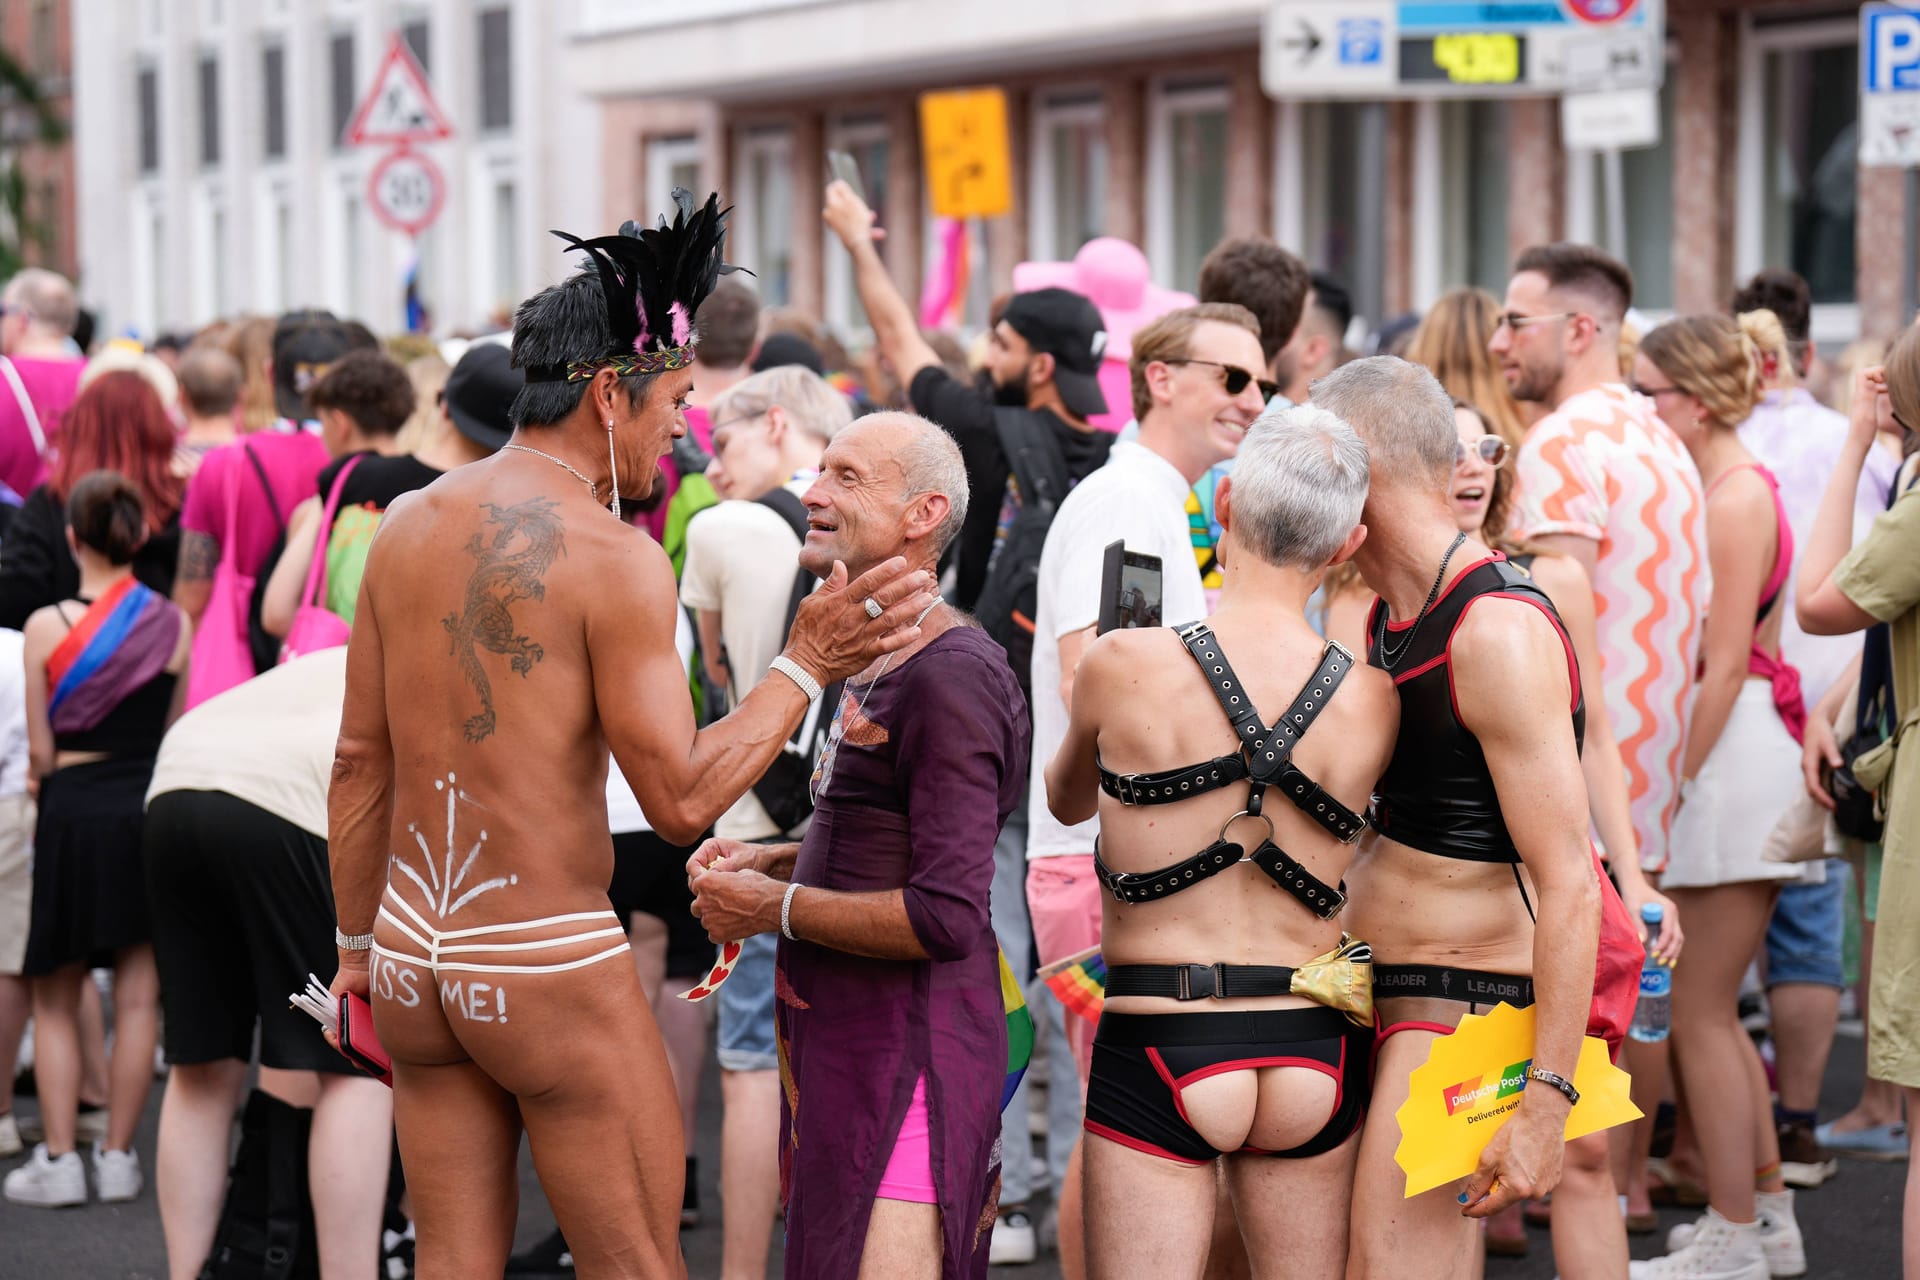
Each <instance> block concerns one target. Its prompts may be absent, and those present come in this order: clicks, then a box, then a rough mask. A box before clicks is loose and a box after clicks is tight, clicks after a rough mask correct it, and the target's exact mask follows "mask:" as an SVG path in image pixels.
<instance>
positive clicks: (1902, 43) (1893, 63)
mask: <svg viewBox="0 0 1920 1280" xmlns="http://www.w3.org/2000/svg"><path fill="white" fill-rule="evenodd" d="M1860 20H1861V22H1862V23H1863V24H1864V27H1865V30H1864V31H1863V32H1862V36H1863V37H1864V38H1863V39H1862V40H1861V42H1860V46H1861V47H1860V52H1861V54H1862V58H1861V63H1860V72H1861V81H1862V83H1861V88H1863V89H1864V90H1866V92H1868V93H1913V92H1920V9H1911V8H1907V7H1905V6H1900V7H1895V6H1893V5H1868V6H1866V7H1865V8H1864V9H1863V10H1862V11H1861V14H1860Z"/></svg>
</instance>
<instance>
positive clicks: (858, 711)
mask: <svg viewBox="0 0 1920 1280" xmlns="http://www.w3.org/2000/svg"><path fill="white" fill-rule="evenodd" d="M940 603H941V601H940V597H939V596H935V597H934V598H933V603H932V604H930V605H928V606H927V607H926V608H924V609H922V610H921V611H920V616H919V617H917V618H915V619H914V620H913V625H914V626H916V627H917V626H919V625H920V624H921V623H923V622H925V621H926V620H927V615H928V614H930V613H932V612H933V611H934V610H935V609H937V608H939V607H940ZM898 653H899V650H897V649H896V650H895V651H894V652H893V653H890V654H888V655H887V658H886V661H885V662H882V663H881V664H880V669H879V670H878V671H876V672H874V673H873V680H872V681H871V682H870V683H869V684H868V685H867V691H866V693H864V694H862V695H861V697H860V705H859V706H857V707H855V708H854V711H853V717H854V719H856V720H858V719H864V718H865V717H866V714H867V703H868V702H870V701H871V700H872V699H873V690H874V687H875V686H876V685H878V684H879V683H880V677H881V676H884V675H885V674H887V668H888V667H890V666H892V665H893V660H894V658H895V656H897V655H898ZM840 729H841V735H840V737H839V738H835V739H834V740H833V745H832V747H831V748H829V751H828V755H827V758H826V760H825V761H824V762H823V763H822V764H821V766H820V785H819V786H818V787H816V788H814V792H813V794H814V797H815V800H816V803H817V801H818V798H819V797H820V796H823V795H825V794H827V783H828V782H830V781H832V779H833V766H834V762H835V761H837V760H839V758H840V743H841V740H842V739H844V738H845V737H846V725H845V724H844V723H843V724H842V725H841V726H840Z"/></svg>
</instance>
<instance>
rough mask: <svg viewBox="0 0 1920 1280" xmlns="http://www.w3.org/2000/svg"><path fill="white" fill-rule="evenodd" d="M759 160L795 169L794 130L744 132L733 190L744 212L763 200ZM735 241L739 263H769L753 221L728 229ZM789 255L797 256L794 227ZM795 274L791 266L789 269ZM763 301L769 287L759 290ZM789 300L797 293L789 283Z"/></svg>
mask: <svg viewBox="0 0 1920 1280" xmlns="http://www.w3.org/2000/svg"><path fill="white" fill-rule="evenodd" d="M756 157H765V158H766V159H767V160H768V161H769V162H770V165H771V166H784V167H785V168H786V169H787V170H788V171H791V170H792V169H793V130H792V129H791V128H789V127H787V126H785V125H763V126H761V127H759V128H753V127H747V128H743V129H741V130H740V132H739V134H738V136H737V137H736V139H735V141H734V147H733V189H734V191H735V192H736V193H737V194H736V196H735V201H734V202H735V203H736V204H737V205H739V206H740V208H741V209H743V210H745V209H758V208H759V207H760V203H761V200H762V198H763V197H762V192H761V190H760V187H759V184H758V183H756V182H755V181H754V177H753V161H754V159H755V158H756ZM728 231H729V233H730V234H731V235H732V236H733V237H734V240H735V242H736V247H737V250H738V254H739V261H741V262H744V263H747V264H748V265H750V266H751V265H752V264H753V263H756V262H761V261H764V260H765V257H766V248H765V246H764V245H762V244H761V243H760V227H759V224H758V223H757V222H756V220H755V219H754V218H752V217H744V218H737V219H735V220H734V222H733V223H732V224H731V225H730V226H729V227H728ZM787 252H788V254H789V256H790V257H791V254H792V252H793V227H792V226H789V227H788V228H787ZM789 270H791V266H789ZM759 292H760V293H761V294H762V301H767V300H768V299H766V297H765V287H764V286H762V288H761V289H760V290H759ZM787 292H788V295H789V299H788V300H791V295H792V292H793V280H792V278H791V276H789V278H788V281H787Z"/></svg>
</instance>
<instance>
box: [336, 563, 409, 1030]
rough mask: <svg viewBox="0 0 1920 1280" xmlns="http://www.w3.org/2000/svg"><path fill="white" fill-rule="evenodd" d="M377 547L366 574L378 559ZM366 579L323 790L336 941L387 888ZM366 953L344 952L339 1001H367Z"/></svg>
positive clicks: (385, 803) (384, 756)
mask: <svg viewBox="0 0 1920 1280" xmlns="http://www.w3.org/2000/svg"><path fill="white" fill-rule="evenodd" d="M380 550H381V548H380V546H379V544H377V543H376V544H375V547H374V549H373V551H372V553H371V554H370V555H369V557H368V560H369V564H368V568H369V570H371V569H372V568H373V563H372V562H373V561H374V560H375V559H376V558H377V557H378V556H379V555H380ZM372 578H373V574H372V573H371V572H369V573H368V574H367V577H366V578H365V579H363V580H362V582H361V584H360V603H359V605H358V606H357V608H356V609H355V611H354V616H353V638H352V640H351V642H350V643H349V645H348V647H347V695H346V701H345V702H344V703H343V704H342V707H341V714H340V740H339V742H338V744H337V745H336V746H335V747H334V751H333V782H332V785H331V786H330V787H329V788H328V789H327V834H328V840H327V858H328V861H329V863H330V864H331V865H332V868H333V902H334V915H335V916H336V917H337V919H338V920H339V925H340V930H341V932H342V933H350V934H353V933H371V932H373V917H374V913H375V912H376V911H377V910H378V909H379V902H380V891H381V890H382V889H383V888H384V887H385V886H386V882H387V841H388V836H389V833H390V832H391V830H392V827H393V740H392V738H391V737H390V736H389V734H388V731H387V679H386V655H385V650H384V646H383V644H382V642H381V638H380V623H379V619H378V618H377V616H376V615H375V613H374V608H373V602H372V600H370V599H369V598H368V596H367V585H366V584H367V582H368V581H371V580H372ZM371 955H372V953H371V952H368V951H342V952H341V953H340V973H339V976H338V977H336V978H335V979H334V981H333V992H334V994H335V995H339V994H341V993H342V992H345V991H353V992H356V993H357V994H359V995H362V996H365V995H366V994H367V992H368V986H367V961H368V958H369V957H370V956H371Z"/></svg>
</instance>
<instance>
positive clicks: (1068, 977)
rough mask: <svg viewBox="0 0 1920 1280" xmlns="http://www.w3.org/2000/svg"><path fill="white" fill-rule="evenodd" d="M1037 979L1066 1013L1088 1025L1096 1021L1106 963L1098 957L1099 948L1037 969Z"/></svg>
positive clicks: (1104, 985)
mask: <svg viewBox="0 0 1920 1280" xmlns="http://www.w3.org/2000/svg"><path fill="white" fill-rule="evenodd" d="M1039 976H1040V980H1041V981H1043V982H1045V983H1046V984H1047V990H1049V991H1051V992H1053V994H1054V995H1056V996H1059V997H1060V1003H1061V1004H1063V1005H1065V1006H1066V1007H1067V1008H1068V1009H1069V1010H1071V1011H1072V1012H1074V1013H1077V1014H1079V1015H1080V1016H1081V1017H1083V1018H1085V1019H1086V1020H1087V1021H1088V1022H1098V1021H1100V1009H1101V1007H1102V1006H1103V1005H1104V1004H1105V1003H1106V999H1107V962H1106V961H1105V960H1104V959H1102V958H1101V956H1100V948H1099V947H1088V948H1087V949H1086V950H1085V951H1082V952H1080V953H1078V954H1077V955H1071V956H1068V957H1067V958H1066V959H1064V960H1056V961H1054V962H1053V963H1052V964H1050V965H1047V966H1046V967H1045V968H1043V969H1041V970H1040V974H1039Z"/></svg>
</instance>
